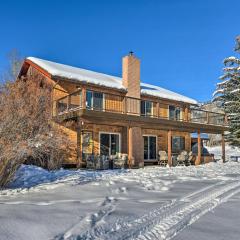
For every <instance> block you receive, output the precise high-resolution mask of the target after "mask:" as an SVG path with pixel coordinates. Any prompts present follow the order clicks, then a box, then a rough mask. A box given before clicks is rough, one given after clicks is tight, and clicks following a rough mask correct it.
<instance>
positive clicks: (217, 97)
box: [213, 36, 240, 146]
mask: <svg viewBox="0 0 240 240" xmlns="http://www.w3.org/2000/svg"><path fill="white" fill-rule="evenodd" d="M235 51H236V53H237V54H239V53H240V36H239V37H237V38H236V47H235ZM224 65H225V66H224V68H223V72H224V74H223V75H222V76H221V77H220V80H221V82H220V83H218V84H217V89H216V91H215V92H214V94H213V96H214V101H220V102H221V103H222V106H223V108H224V110H225V112H226V114H227V117H228V123H229V133H228V134H227V135H226V140H227V141H228V142H229V143H230V144H231V145H234V146H240V59H239V58H237V57H228V58H226V59H224Z"/></svg>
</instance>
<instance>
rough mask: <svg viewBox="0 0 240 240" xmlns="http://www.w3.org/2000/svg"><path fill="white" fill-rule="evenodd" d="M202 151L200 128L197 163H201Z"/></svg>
mask: <svg viewBox="0 0 240 240" xmlns="http://www.w3.org/2000/svg"><path fill="white" fill-rule="evenodd" d="M201 152H202V146H201V135H200V130H198V155H197V159H196V161H195V165H199V164H200V163H201Z"/></svg>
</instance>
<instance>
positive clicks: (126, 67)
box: [122, 52, 141, 98]
mask: <svg viewBox="0 0 240 240" xmlns="http://www.w3.org/2000/svg"><path fill="white" fill-rule="evenodd" d="M122 78H123V86H124V87H126V88H127V90H128V92H127V96H128V97H134V98H140V93H141V89H140V60H139V59H138V58H136V57H135V56H134V55H133V52H129V54H128V55H127V56H125V57H123V59H122Z"/></svg>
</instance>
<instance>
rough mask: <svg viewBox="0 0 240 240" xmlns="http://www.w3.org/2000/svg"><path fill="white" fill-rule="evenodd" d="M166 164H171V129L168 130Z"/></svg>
mask: <svg viewBox="0 0 240 240" xmlns="http://www.w3.org/2000/svg"><path fill="white" fill-rule="evenodd" d="M168 166H169V167H171V166H172V131H171V130H168Z"/></svg>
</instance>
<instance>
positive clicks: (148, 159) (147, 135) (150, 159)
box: [143, 134, 158, 161]
mask: <svg viewBox="0 0 240 240" xmlns="http://www.w3.org/2000/svg"><path fill="white" fill-rule="evenodd" d="M144 137H147V138H148V158H147V159H145V158H144V145H143V160H144V161H153V160H157V152H158V138H157V135H151V134H144V135H143V138H144ZM150 137H155V139H156V151H155V156H156V157H155V158H149V156H150V151H149V149H150V144H149V139H150ZM143 144H144V142H143Z"/></svg>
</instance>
